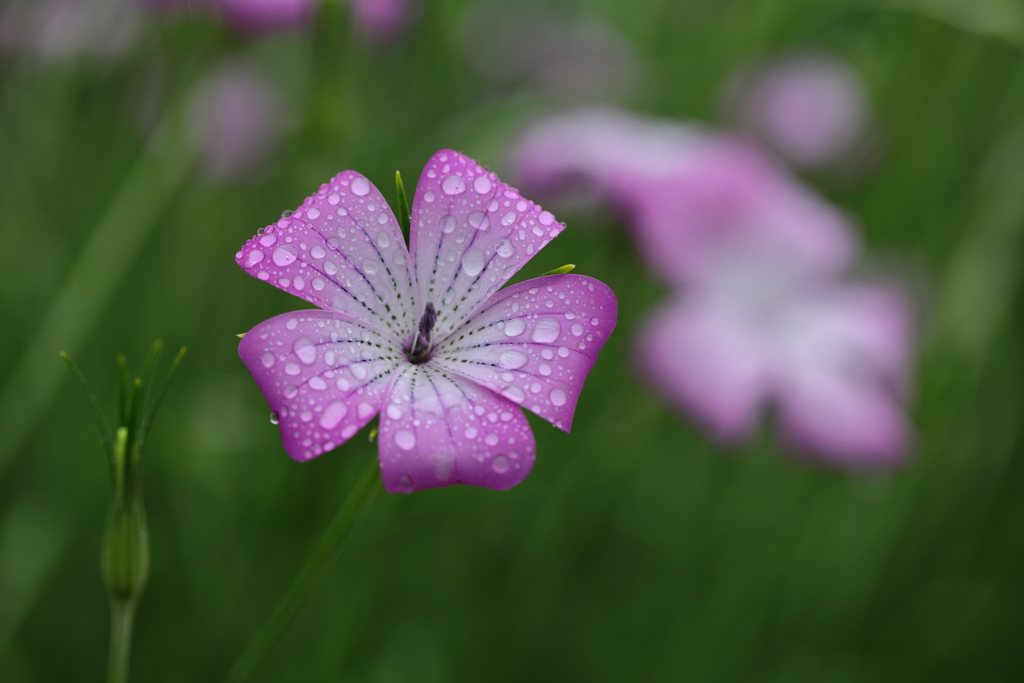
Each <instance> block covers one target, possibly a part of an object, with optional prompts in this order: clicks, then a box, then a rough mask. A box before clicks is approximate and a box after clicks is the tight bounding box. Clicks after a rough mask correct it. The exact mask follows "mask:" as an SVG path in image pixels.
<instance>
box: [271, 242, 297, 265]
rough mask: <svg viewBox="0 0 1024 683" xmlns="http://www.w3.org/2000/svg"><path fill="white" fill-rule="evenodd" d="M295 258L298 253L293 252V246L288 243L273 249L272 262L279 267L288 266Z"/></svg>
mask: <svg viewBox="0 0 1024 683" xmlns="http://www.w3.org/2000/svg"><path fill="white" fill-rule="evenodd" d="M297 258H298V255H297V254H296V252H295V247H293V246H291V245H290V244H286V245H284V246H281V247H278V248H277V249H275V250H274V263H276V264H277V265H279V266H281V267H284V266H290V265H291V264H293V263H295V259H297Z"/></svg>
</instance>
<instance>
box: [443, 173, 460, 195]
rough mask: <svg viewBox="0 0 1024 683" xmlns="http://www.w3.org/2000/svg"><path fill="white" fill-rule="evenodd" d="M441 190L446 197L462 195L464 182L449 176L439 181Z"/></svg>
mask: <svg viewBox="0 0 1024 683" xmlns="http://www.w3.org/2000/svg"><path fill="white" fill-rule="evenodd" d="M441 189H442V190H444V193H445V194H447V195H455V194H462V193H463V192H465V191H466V181H464V180H463V179H462V178H460V177H459V176H457V175H450V176H448V177H447V178H445V179H444V180H442V181H441Z"/></svg>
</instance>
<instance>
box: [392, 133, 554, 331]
mask: <svg viewBox="0 0 1024 683" xmlns="http://www.w3.org/2000/svg"><path fill="white" fill-rule="evenodd" d="M562 229H563V226H562V225H561V224H560V223H558V222H557V221H556V220H555V218H554V216H553V215H551V214H550V213H549V212H547V211H543V210H542V209H541V207H540V206H538V205H537V204H534V203H533V202H531V201H530V200H528V199H524V198H523V197H522V196H520V194H519V191H518V190H516V189H515V188H513V187H511V186H509V185H507V184H505V183H503V182H501V180H499V179H498V176H496V175H495V174H494V173H490V172H489V171H487V169H485V168H484V167H482V166H480V165H479V164H478V163H476V162H475V161H473V160H472V159H470V158H469V157H467V156H465V155H464V154H460V153H458V152H453V151H451V150H442V151H440V152H438V153H437V154H435V155H434V156H433V157H432V158H431V159H430V161H429V162H427V165H426V167H425V168H424V169H423V174H422V175H421V176H420V180H419V184H418V185H417V186H416V196H415V198H414V200H413V205H412V236H411V240H410V241H411V245H410V246H411V250H412V253H413V255H414V256H415V258H416V271H417V273H418V274H419V296H418V298H417V301H418V302H419V306H420V307H423V306H425V305H426V302H427V301H430V302H432V303H433V304H434V306H435V307H436V308H437V312H438V322H437V327H436V331H435V338H437V339H442V338H444V337H445V336H446V335H447V334H448V333H450V332H451V331H453V330H455V329H456V328H457V327H459V326H460V325H462V323H463V322H465V321H466V320H467V319H468V318H469V317H471V316H472V315H473V313H475V312H476V311H477V310H478V309H479V308H480V307H481V306H482V305H483V304H484V302H485V300H486V299H487V297H489V296H490V295H492V294H494V292H496V291H497V290H498V288H499V287H501V286H502V285H503V284H505V283H506V282H507V281H508V280H509V278H511V277H512V276H513V275H514V274H515V273H516V272H517V271H518V270H519V269H520V268H522V267H523V265H524V264H525V263H526V262H527V261H529V260H530V259H531V258H533V256H534V254H536V253H537V252H538V251H539V250H540V249H542V248H543V247H544V246H546V245H547V244H548V242H550V241H551V240H552V239H553V238H554V237H556V236H557V235H558V234H559V233H560V232H561V231H562Z"/></svg>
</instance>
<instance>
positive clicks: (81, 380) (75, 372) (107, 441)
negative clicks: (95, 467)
mask: <svg viewBox="0 0 1024 683" xmlns="http://www.w3.org/2000/svg"><path fill="white" fill-rule="evenodd" d="M60 357H61V360H63V361H64V363H65V364H66V365H67V366H68V369H69V370H71V375H72V376H73V377H74V378H75V380H77V381H78V385H79V386H80V387H82V391H84V392H85V398H86V400H88V401H89V407H90V408H92V414H93V417H95V418H96V426H97V427H99V429H100V442H101V443H102V444H103V449H104V450H105V451H106V452H107V460H108V464H109V465H110V474H111V476H112V477H113V474H114V469H113V468H114V439H113V437H112V436H111V434H110V427H109V426H107V420H106V418H105V417H103V410H101V409H100V403H99V401H97V400H96V394H94V393H93V391H92V389H91V388H89V383H88V382H86V381H85V375H83V374H82V371H81V370H79V369H78V366H77V365H75V361H73V360H71V356H69V355H68V354H66V353H65V352H63V351H61V352H60Z"/></svg>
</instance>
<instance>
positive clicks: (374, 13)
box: [349, 0, 410, 42]
mask: <svg viewBox="0 0 1024 683" xmlns="http://www.w3.org/2000/svg"><path fill="white" fill-rule="evenodd" d="M409 2H410V0H349V3H350V5H351V7H352V9H351V11H352V21H353V22H354V23H355V25H356V27H357V28H358V29H359V31H360V32H362V33H363V35H365V36H367V37H368V38H371V39H373V40H378V41H381V42H386V41H389V40H392V39H394V38H396V37H397V36H398V35H399V34H400V33H401V32H402V30H403V29H404V28H405V26H406V24H407V23H408V21H409V14H410V9H409Z"/></svg>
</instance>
